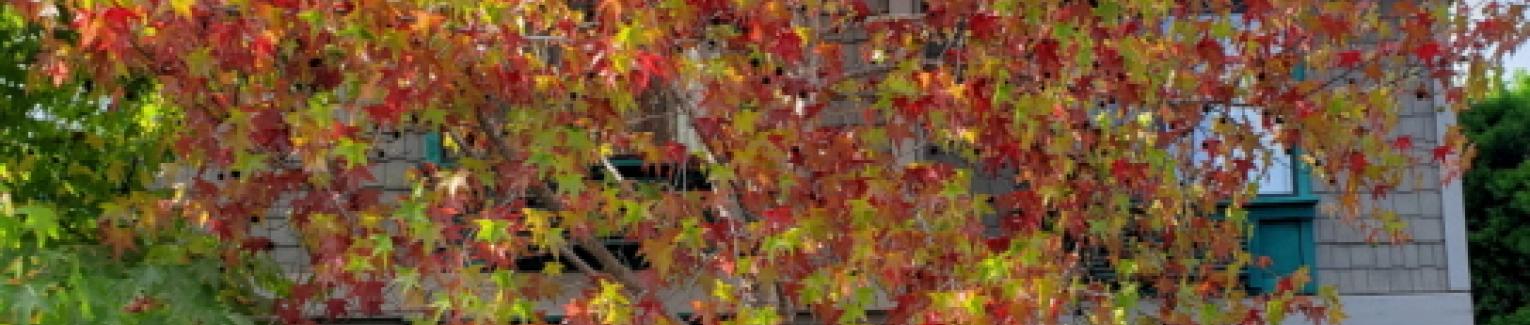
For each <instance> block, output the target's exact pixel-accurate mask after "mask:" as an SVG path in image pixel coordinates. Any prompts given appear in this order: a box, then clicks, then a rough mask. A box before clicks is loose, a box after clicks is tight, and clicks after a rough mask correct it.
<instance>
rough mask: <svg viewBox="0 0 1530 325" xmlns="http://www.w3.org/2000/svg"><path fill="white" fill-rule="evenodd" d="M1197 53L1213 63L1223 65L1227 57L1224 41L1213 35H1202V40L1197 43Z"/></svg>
mask: <svg viewBox="0 0 1530 325" xmlns="http://www.w3.org/2000/svg"><path fill="white" fill-rule="evenodd" d="M1195 53H1196V54H1199V55H1200V56H1201V58H1202V59H1205V60H1206V62H1207V63H1210V64H1212V65H1221V64H1222V61H1223V60H1226V59H1227V58H1226V54H1227V53H1225V52H1224V50H1223V49H1222V43H1221V42H1217V40H1215V39H1212V38H1211V37H1202V38H1201V41H1200V42H1198V43H1195Z"/></svg>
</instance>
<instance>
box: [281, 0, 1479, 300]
mask: <svg viewBox="0 0 1530 325" xmlns="http://www.w3.org/2000/svg"><path fill="white" fill-rule="evenodd" d="M870 2H871V3H872V4H873V10H876V11H878V12H880V13H883V14H885V15H888V16H889V17H899V16H916V15H918V14H920V3H919V1H917V0H882V1H870ZM831 39H833V40H835V41H840V42H845V48H846V49H849V50H847V51H846V54H845V55H846V57H847V60H848V61H860V60H861V58H863V57H864V55H862V54H861V53H856V52H855V47H856V44H857V43H858V42H864V41H865V39H864V38H860V37H856V36H855V35H854V33H853V32H849V33H847V34H846V35H844V37H839V38H831ZM855 68H857V67H850V68H848V69H855ZM859 68H862V69H867V70H868V71H872V70H875V68H876V67H875V66H872V65H869V64H867V65H865V66H861V67H859ZM1433 93H1441V92H1433ZM1397 100H1398V102H1399V104H1400V106H1401V107H1403V108H1405V110H1404V112H1403V113H1402V114H1401V118H1400V119H1399V121H1398V123H1399V131H1398V132H1399V133H1400V135H1402V134H1405V135H1409V136H1411V137H1412V139H1415V142H1416V145H1415V147H1416V148H1433V147H1434V146H1435V145H1436V144H1437V142H1438V139H1440V138H1442V136H1443V133H1444V132H1445V130H1446V128H1447V127H1448V126H1449V125H1452V124H1453V123H1454V119H1455V117H1454V116H1453V113H1450V112H1449V111H1448V110H1447V111H1441V110H1439V109H1438V108H1440V107H1443V105H1444V99H1443V98H1441V97H1439V96H1433V97H1414V96H1406V97H1401V98H1398V99H1397ZM824 119H825V123H831V124H832V123H857V117H856V116H855V114H854V112H850V113H847V114H845V115H841V116H836V115H833V114H826V115H825V117H824ZM656 125H657V126H655V128H657V129H659V130H658V131H660V133H668V134H671V135H672V137H673V138H674V139H676V141H680V142H682V143H687V142H690V143H694V142H695V141H696V140H695V139H694V131H691V130H690V129H689V128H688V126H687V124H686V122H685V121H684V119H672V120H669V121H668V122H667V123H660V124H656ZM381 132H383V133H387V132H395V133H393V134H392V135H385V136H380V137H379V138H378V139H379V140H378V141H377V142H376V145H377V150H376V151H375V152H374V153H373V155H374V156H373V157H369V159H370V161H372V162H374V163H375V167H373V170H372V172H373V174H375V175H377V176H378V177H377V178H378V180H377V182H375V184H371V185H370V186H371V187H373V188H376V189H379V190H381V191H382V192H384V193H385V194H384V195H383V199H384V200H388V199H390V198H396V197H402V196H406V195H408V193H409V191H410V190H411V187H412V183H411V182H410V181H409V180H407V179H406V177H404V175H405V174H406V173H408V171H410V170H412V169H416V168H418V167H419V166H421V165H422V164H425V163H434V164H449V163H450V160H451V157H450V156H451V153H450V150H447V149H445V148H443V146H442V143H443V142H445V141H448V140H446V139H442V137H441V135H440V134H439V133H434V132H432V130H425V129H401V130H391V131H381ZM1413 150H1418V151H1420V152H1419V153H1417V154H1415V156H1428V154H1427V153H1425V152H1423V151H1426V150H1428V149H1413ZM910 154H911V155H913V156H915V157H913V158H911V159H916V160H919V159H928V160H946V161H947V162H952V163H960V161H958V159H955V158H952V157H943V156H941V155H940V154H938V153H928V154H927V153H922V152H921V153H910ZM1275 161H1276V164H1275V165H1273V166H1264V167H1263V168H1264V170H1266V171H1267V173H1266V174H1265V176H1264V177H1262V178H1261V179H1260V182H1261V189H1262V190H1261V197H1260V198H1259V199H1257V200H1255V201H1254V202H1253V203H1251V205H1250V207H1249V211H1250V216H1251V218H1250V219H1251V222H1253V223H1254V224H1253V229H1254V233H1253V236H1252V238H1250V241H1249V243H1248V249H1249V250H1251V251H1252V252H1253V253H1254V254H1255V255H1258V256H1270V257H1271V258H1272V260H1274V261H1276V264H1275V265H1274V266H1272V268H1271V269H1272V271H1273V272H1274V273H1279V274H1284V273H1288V272H1290V271H1294V270H1296V269H1297V268H1299V267H1302V266H1306V267H1308V268H1309V269H1310V270H1313V271H1314V272H1313V273H1312V275H1313V277H1314V278H1315V280H1316V283H1315V284H1316V285H1332V286H1334V287H1335V288H1337V289H1338V292H1339V293H1340V295H1341V297H1342V303H1343V304H1344V306H1343V310H1344V313H1345V314H1347V315H1348V319H1347V321H1346V324H1471V323H1473V320H1472V307H1471V306H1472V302H1471V296H1470V284H1469V270H1468V269H1467V254H1468V253H1467V250H1466V240H1467V237H1466V226H1465V216H1464V213H1465V212H1464V208H1463V199H1462V192H1461V187H1460V185H1459V183H1457V182H1451V183H1443V182H1442V181H1441V180H1442V177H1443V175H1442V168H1440V166H1439V165H1438V163H1435V162H1429V161H1419V162H1416V163H1415V164H1414V165H1413V171H1412V173H1411V175H1412V177H1408V178H1406V179H1405V180H1404V181H1403V183H1402V184H1400V185H1399V187H1398V188H1396V189H1395V191H1393V192H1392V193H1391V194H1389V195H1388V196H1386V197H1385V198H1384V199H1382V200H1380V201H1379V202H1377V203H1375V204H1381V205H1383V206H1384V207H1386V208H1389V209H1391V210H1394V211H1396V212H1397V213H1398V216H1399V217H1400V218H1401V219H1403V220H1405V221H1406V222H1407V223H1408V225H1409V227H1410V229H1409V231H1410V233H1411V235H1412V236H1413V238H1412V240H1411V241H1407V242H1404V243H1399V244H1390V245H1389V244H1376V243H1375V242H1374V240H1373V239H1374V238H1369V236H1368V235H1367V234H1365V233H1362V232H1361V231H1360V230H1358V229H1357V227H1355V226H1354V225H1350V224H1347V223H1346V222H1345V221H1343V220H1341V219H1340V218H1338V217H1336V216H1333V215H1332V214H1330V213H1325V212H1324V208H1323V206H1324V205H1325V203H1331V202H1335V201H1336V200H1337V197H1336V196H1335V191H1334V190H1332V189H1331V188H1330V185H1329V184H1328V183H1327V182H1324V181H1321V180H1316V179H1312V177H1311V176H1310V175H1308V173H1306V172H1305V170H1304V168H1302V163H1301V162H1299V161H1297V160H1296V159H1294V158H1293V159H1284V160H1281V159H1275ZM972 186H973V188H974V190H975V191H978V192H987V193H1001V192H1003V191H1005V190H1006V189H1010V188H1013V186H1014V185H1013V184H1012V183H1009V181H1007V180H1005V178H1004V177H994V178H988V179H975V180H974V181H973V184H972ZM253 227H255V228H254V229H256V230H255V231H252V234H253V235H259V236H268V237H270V238H271V239H272V240H273V242H274V244H275V248H274V250H273V251H272V252H271V256H272V257H273V258H274V259H275V260H276V261H277V262H278V263H279V264H281V265H283V266H284V268H285V269H287V270H288V271H289V273H290V274H292V275H293V276H301V274H303V272H304V271H303V270H304V269H305V268H306V267H307V265H308V263H309V259H308V257H307V254H306V253H305V248H304V247H303V244H302V243H301V241H300V240H299V239H298V238H297V237H296V236H295V235H294V233H295V232H294V231H293V229H292V228H291V227H292V226H291V225H290V224H289V223H288V219H287V216H286V215H285V214H284V211H280V209H278V210H277V211H272V212H271V213H270V215H269V217H267V218H265V219H264V220H262V221H261V222H259V223H257V224H255V225H254V226H253ZM1271 279H1272V278H1270V277H1267V276H1262V275H1259V274H1250V275H1249V278H1248V282H1249V283H1250V287H1251V288H1250V289H1251V290H1255V291H1257V290H1262V289H1263V288H1265V287H1268V286H1270V285H1271V281H1272V280H1271ZM581 281H584V280H582V279H579V277H577V276H570V277H569V279H568V282H567V283H569V285H571V286H581V285H588V283H582V282H581ZM677 290H678V291H679V292H677V293H674V294H672V295H669V297H673V298H671V299H669V300H670V301H666V302H665V303H666V304H667V305H669V306H670V307H672V308H677V309H682V310H683V309H685V308H688V301H689V299H686V297H696V296H700V295H704V294H703V293H701V292H699V291H694V290H693V291H691V292H686V289H677ZM556 306H557V302H554V301H548V302H544V303H542V304H541V305H540V306H539V307H540V308H544V309H546V310H554V309H555V307H556ZM424 310H425V308H424V306H423V305H419V304H412V303H410V302H407V301H402V300H400V301H390V302H389V303H388V304H387V311H388V312H387V313H385V314H384V315H380V316H378V317H377V318H370V319H351V320H347V321H345V323H347V324H402V323H404V322H403V321H402V319H404V318H406V317H409V316H411V315H419V313H420V312H423V311H424ZM312 313H313V314H314V315H321V314H322V311H320V309H319V308H317V307H316V308H314V309H313V310H312ZM1305 322H1306V321H1305V320H1302V319H1301V318H1300V317H1293V319H1291V320H1289V321H1288V323H1292V324H1302V323H1305ZM809 323H810V322H809Z"/></svg>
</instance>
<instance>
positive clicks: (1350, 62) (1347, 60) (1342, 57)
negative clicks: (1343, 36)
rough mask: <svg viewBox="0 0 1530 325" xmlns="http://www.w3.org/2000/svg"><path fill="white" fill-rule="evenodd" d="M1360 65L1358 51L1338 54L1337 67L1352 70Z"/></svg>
mask: <svg viewBox="0 0 1530 325" xmlns="http://www.w3.org/2000/svg"><path fill="white" fill-rule="evenodd" d="M1358 65H1360V51H1344V52H1339V66H1340V67H1344V68H1353V67H1355V66H1358Z"/></svg>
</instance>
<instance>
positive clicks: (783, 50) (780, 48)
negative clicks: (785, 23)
mask: <svg viewBox="0 0 1530 325" xmlns="http://www.w3.org/2000/svg"><path fill="white" fill-rule="evenodd" d="M770 51H771V52H774V53H775V54H776V55H778V56H780V57H781V59H782V60H783V61H786V62H787V63H796V62H798V61H802V38H801V37H799V36H797V32H796V31H793V30H791V29H790V28H782V29H781V31H779V32H777V33H776V38H775V41H774V42H772V44H771V46H770Z"/></svg>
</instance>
